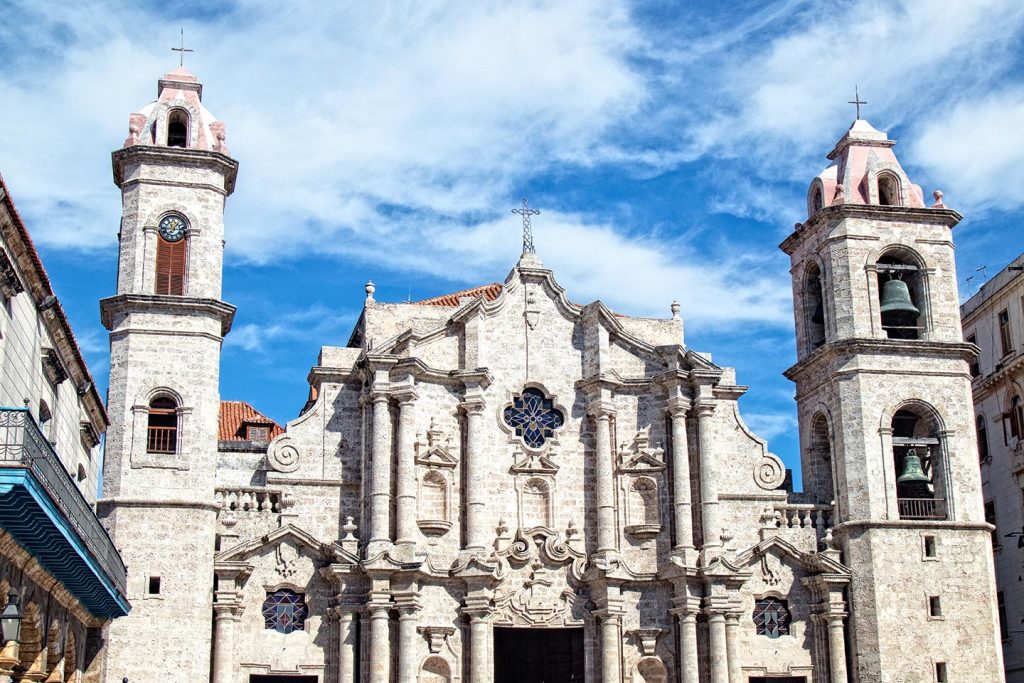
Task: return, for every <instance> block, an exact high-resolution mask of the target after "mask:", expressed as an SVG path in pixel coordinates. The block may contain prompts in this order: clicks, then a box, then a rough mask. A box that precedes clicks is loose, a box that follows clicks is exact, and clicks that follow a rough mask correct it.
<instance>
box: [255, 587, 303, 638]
mask: <svg viewBox="0 0 1024 683" xmlns="http://www.w3.org/2000/svg"><path fill="white" fill-rule="evenodd" d="M308 614H309V609H308V608H307V607H306V599H305V597H304V596H303V595H302V594H301V593H296V592H295V591H293V590H290V589H288V588H282V589H280V590H276V591H274V592H273V593H267V599H266V600H264V601H263V622H264V625H265V627H266V628H267V629H269V630H273V631H277V632H278V633H291V632H293V631H301V630H302V629H304V628H305V626H306V616H307V615H308Z"/></svg>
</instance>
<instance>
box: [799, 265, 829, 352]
mask: <svg viewBox="0 0 1024 683" xmlns="http://www.w3.org/2000/svg"><path fill="white" fill-rule="evenodd" d="M804 331H805V332H804V336H805V337H806V343H807V351H808V352H810V351H813V350H815V349H817V348H818V347H820V346H822V345H823V344H824V343H825V290H824V287H823V285H822V280H821V269H820V268H819V267H818V264H816V263H815V264H812V265H811V266H810V267H809V268H808V269H807V274H806V275H805V276H804Z"/></svg>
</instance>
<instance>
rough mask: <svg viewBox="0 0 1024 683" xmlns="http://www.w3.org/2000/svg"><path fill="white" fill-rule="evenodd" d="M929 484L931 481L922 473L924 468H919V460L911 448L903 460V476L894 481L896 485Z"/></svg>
mask: <svg viewBox="0 0 1024 683" xmlns="http://www.w3.org/2000/svg"><path fill="white" fill-rule="evenodd" d="M931 482H932V480H931V479H929V478H928V475H927V474H925V473H924V467H922V466H921V458H920V457H919V456H918V455H917V451H915V450H914V449H913V448H911V449H910V450H909V451H908V452H907V455H906V457H904V458H903V474H901V475H900V476H899V478H898V479H896V483H897V484H930V483H931Z"/></svg>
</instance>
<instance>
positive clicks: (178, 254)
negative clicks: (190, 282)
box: [156, 213, 188, 296]
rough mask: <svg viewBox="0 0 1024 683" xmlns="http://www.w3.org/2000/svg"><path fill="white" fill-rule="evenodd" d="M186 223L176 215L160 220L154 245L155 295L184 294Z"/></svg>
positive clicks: (169, 215) (186, 254)
mask: <svg viewBox="0 0 1024 683" xmlns="http://www.w3.org/2000/svg"><path fill="white" fill-rule="evenodd" d="M187 230H188V223H187V222H186V221H185V219H184V217H182V216H179V215H178V214H174V213H172V214H168V215H166V216H164V217H163V218H161V219H160V225H159V226H158V232H159V235H158V237H157V244H156V293H157V294H172V295H175V296H182V295H183V294H185V273H186V267H187V262H186V261H187V257H188V251H187V244H188V240H186V239H185V234H186V231H187Z"/></svg>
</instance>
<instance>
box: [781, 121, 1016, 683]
mask: <svg viewBox="0 0 1024 683" xmlns="http://www.w3.org/2000/svg"><path fill="white" fill-rule="evenodd" d="M894 144H895V142H894V141H893V140H890V139H889V138H888V136H887V135H886V134H885V133H882V132H880V131H878V130H875V129H874V128H873V127H871V125H870V124H869V123H868V122H867V121H864V120H863V119H859V118H858V119H857V120H856V121H855V122H854V123H853V125H852V126H851V128H850V129H849V130H848V131H847V132H846V134H845V135H844V136H843V137H842V139H840V140H839V142H838V143H837V144H836V146H835V149H833V150H832V152H831V153H830V154H829V155H828V158H829V159H830V160H831V161H832V164H831V165H830V166H829V167H828V168H826V169H825V170H824V171H823V172H822V173H821V174H820V175H819V176H818V177H816V178H815V179H814V180H813V182H812V183H811V186H810V189H809V192H808V206H807V210H808V219H807V221H806V222H805V223H802V224H798V225H797V226H796V229H795V230H794V232H793V234H792V235H790V236H789V237H788V238H787V239H786V240H785V241H784V242H783V243H782V245H781V247H782V249H783V250H784V251H785V252H786V253H787V254H789V255H790V257H791V259H792V269H791V273H792V277H793V299H794V303H795V317H796V337H797V345H798V349H797V359H798V360H797V363H796V365H794V366H793V367H792V368H790V369H789V370H788V371H787V373H786V374H787V377H789V378H790V379H791V380H793V381H794V382H796V394H797V395H796V400H797V405H798V413H799V422H800V441H801V458H802V468H803V473H804V490H805V491H807V492H808V494H810V495H814V496H816V498H817V500H818V502H820V503H826V504H827V503H832V504H833V505H834V522H835V529H834V534H835V538H836V540H837V542H838V543H839V546H840V548H841V550H842V553H843V561H844V563H845V564H846V565H847V566H849V567H850V568H851V570H852V574H853V575H852V581H851V584H850V589H849V591H848V595H847V596H846V598H847V605H846V608H847V612H848V615H849V616H848V618H849V632H850V647H849V649H848V652H847V657H848V658H849V660H850V671H851V678H852V680H854V681H865V682H866V681H872V682H874V681H893V682H896V681H962V680H977V681H981V680H985V681H997V680H1003V672H1002V660H1001V647H1000V642H999V636H998V625H997V612H996V592H995V579H994V575H993V559H992V546H991V537H990V530H991V527H990V526H989V525H987V524H985V522H984V514H983V510H982V498H981V481H980V476H979V472H978V466H977V463H978V459H977V446H976V443H975V437H974V431H973V428H972V425H973V407H972V403H971V387H970V374H969V370H968V361H969V359H971V358H972V357H973V356H974V354H975V352H976V349H975V348H974V347H973V346H972V345H970V344H965V343H964V342H963V339H962V334H961V328H960V314H959V306H958V295H957V285H956V272H955V264H954V259H953V241H952V229H953V227H954V226H955V225H956V224H957V223H958V222H959V221H960V219H961V216H960V214H958V213H957V212H956V211H953V210H951V209H949V208H947V207H946V206H944V205H943V203H942V193H940V192H936V193H935V201H934V203H933V204H932V205H931V206H926V205H925V203H924V198H923V196H922V193H921V189H920V188H919V187H918V186H917V185H913V184H912V183H911V182H910V180H909V178H908V177H907V174H906V173H905V172H904V170H903V168H902V167H901V166H900V163H899V161H898V160H897V159H896V156H895V155H894V154H893V146H894ZM843 616H846V615H843Z"/></svg>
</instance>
